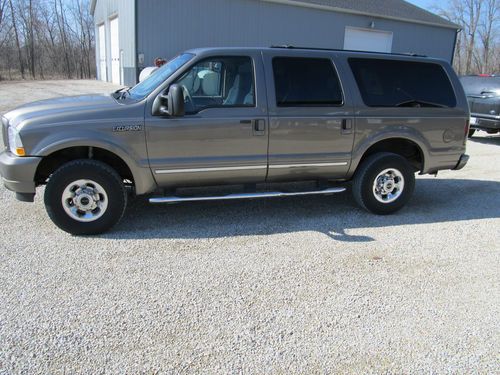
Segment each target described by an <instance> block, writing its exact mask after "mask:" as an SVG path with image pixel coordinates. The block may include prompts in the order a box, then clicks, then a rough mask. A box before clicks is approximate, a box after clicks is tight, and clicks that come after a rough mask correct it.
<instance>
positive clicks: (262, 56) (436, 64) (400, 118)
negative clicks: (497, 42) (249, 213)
mask: <svg viewBox="0 0 500 375" xmlns="http://www.w3.org/2000/svg"><path fill="white" fill-rule="evenodd" d="M469 117H470V115H469V108H468V105H467V99H466V96H465V94H464V92H463V89H462V85H461V84H460V81H459V79H458V77H457V76H456V74H455V73H454V71H453V69H452V68H451V67H450V65H449V64H448V63H447V62H444V61H441V60H436V59H430V58H425V57H419V56H411V55H396V54H379V53H365V52H354V51H337V50H319V49H307V48H293V47H274V48H208V49H196V50H191V51H188V52H185V53H182V54H180V55H179V56H177V57H175V58H174V59H173V60H171V61H170V62H168V63H167V64H166V65H164V66H163V67H162V68H161V69H159V70H157V71H156V72H155V73H154V74H152V75H151V76H150V77H148V78H147V79H146V80H145V81H143V82H141V83H139V84H138V85H136V86H134V87H132V88H127V89H123V90H120V91H117V92H115V93H112V94H110V95H88V96H79V97H65V98H59V99H52V100H44V101H40V102H36V103H31V104H28V105H25V106H22V107H19V108H17V109H15V110H13V111H11V112H9V113H7V114H5V116H4V117H2V123H3V138H4V140H5V147H6V148H5V151H4V152H3V153H2V154H0V173H1V175H2V177H3V181H4V184H5V186H6V187H7V188H8V189H10V190H12V191H14V192H16V195H17V198H18V199H19V200H22V201H29V202H32V201H33V199H34V195H35V191H36V187H37V186H41V185H46V189H45V196H44V199H45V206H46V209H47V212H48V214H49V216H50V218H51V219H52V220H53V222H54V223H55V224H56V225H57V226H58V227H59V228H61V229H63V230H65V231H67V232H69V233H72V234H77V235H79V234H98V233H102V232H104V231H106V230H108V229H110V228H111V227H112V226H113V225H115V224H116V223H117V222H118V221H119V220H120V219H121V217H122V215H123V214H124V212H125V207H126V204H127V198H128V196H129V194H130V193H132V194H136V195H144V194H151V193H156V194H153V195H152V196H151V198H150V202H151V203H174V202H185V201H199V200H216V199H221V200H223V199H246V198H255V197H280V196H289V195H304V194H325V195H326V194H333V193H338V192H341V191H344V190H345V187H343V183H347V182H352V192H353V195H354V198H355V200H356V201H357V202H358V203H359V205H360V206H361V207H363V208H365V209H367V210H368V211H371V212H373V213H375V214H382V215H383V214H390V213H393V212H395V211H397V210H399V209H400V208H402V207H403V206H404V205H405V204H406V203H407V202H408V200H409V199H410V197H411V195H412V193H413V190H414V185H415V173H417V172H418V173H420V174H436V173H437V172H438V171H439V170H443V169H455V170H457V169H461V168H463V167H464V165H465V164H466V163H467V160H468V156H467V155H465V145H466V139H467V134H468V131H469V123H468V121H469ZM296 181H316V182H318V183H317V184H316V185H315V188H314V189H310V190H307V191H304V190H290V189H289V188H288V189H282V190H285V191H279V190H278V191H274V190H273V189H272V188H270V187H271V186H276V185H274V183H280V184H279V186H283V183H286V182H296ZM214 185H239V186H244V187H245V189H244V190H243V192H239V193H232V194H228V195H217V194H215V195H211V196H207V194H206V191H204V192H202V193H200V194H197V193H195V194H192V195H186V194H179V191H182V189H179V188H183V187H204V186H205V187H206V186H214ZM292 185H293V186H296V185H297V184H292ZM299 185H301V184H299ZM262 186H265V189H263V188H262ZM189 190H195V191H196V190H197V189H189Z"/></svg>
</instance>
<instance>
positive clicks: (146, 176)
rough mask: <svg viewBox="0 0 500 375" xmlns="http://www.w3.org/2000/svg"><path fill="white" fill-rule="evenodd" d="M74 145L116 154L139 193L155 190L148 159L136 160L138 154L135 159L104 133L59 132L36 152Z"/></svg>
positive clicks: (43, 152) (41, 154)
mask: <svg viewBox="0 0 500 375" xmlns="http://www.w3.org/2000/svg"><path fill="white" fill-rule="evenodd" d="M96 135H97V134H96ZM72 147H96V148H101V149H103V150H106V151H109V152H111V153H113V154H115V155H116V156H117V157H119V158H120V159H121V160H123V162H124V163H125V164H126V165H127V166H128V168H129V169H130V171H131V172H132V176H133V178H134V184H135V190H136V194H137V195H142V194H147V193H150V192H152V191H154V190H155V188H156V181H155V180H154V177H153V175H152V173H151V169H150V168H149V163H148V162H147V160H145V165H140V164H138V163H137V162H136V160H139V159H138V156H137V157H136V158H135V159H134V155H132V156H131V155H130V152H129V151H127V150H125V149H124V147H123V146H121V145H119V144H117V143H116V142H113V141H112V140H110V139H106V138H103V135H102V133H99V134H98V137H94V136H92V137H91V136H89V135H87V136H75V135H70V136H68V134H64V133H62V134H58V137H57V139H54V137H51V139H50V141H49V140H45V142H43V143H40V144H39V145H37V147H36V149H35V150H34V154H35V155H37V156H40V157H42V158H43V157H46V156H49V155H51V154H53V153H54V152H57V151H60V150H64V149H67V148H72Z"/></svg>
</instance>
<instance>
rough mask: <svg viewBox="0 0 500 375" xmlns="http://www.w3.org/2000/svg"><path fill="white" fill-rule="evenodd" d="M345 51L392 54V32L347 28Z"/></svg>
mask: <svg viewBox="0 0 500 375" xmlns="http://www.w3.org/2000/svg"><path fill="white" fill-rule="evenodd" d="M344 49H346V50H352V51H373V52H392V32H390V31H381V30H372V29H360V28H356V27H346V28H345V38H344Z"/></svg>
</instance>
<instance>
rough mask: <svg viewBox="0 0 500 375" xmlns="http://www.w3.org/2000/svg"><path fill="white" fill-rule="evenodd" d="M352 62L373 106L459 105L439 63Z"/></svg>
mask: <svg viewBox="0 0 500 375" xmlns="http://www.w3.org/2000/svg"><path fill="white" fill-rule="evenodd" d="M349 65H350V67H351V70H352V72H353V74H354V77H355V79H356V83H357V85H358V87H359V90H360V93H361V96H362V98H363V101H364V103H365V104H366V105H367V106H369V107H455V106H456V105H457V99H456V96H455V92H454V90H453V86H452V84H451V82H450V79H449V78H448V75H447V74H446V71H445V70H444V69H443V67H442V66H440V65H439V64H434V63H421V62H412V61H401V60H384V59H367V58H350V59H349Z"/></svg>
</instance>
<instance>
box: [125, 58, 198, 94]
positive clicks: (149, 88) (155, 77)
mask: <svg viewBox="0 0 500 375" xmlns="http://www.w3.org/2000/svg"><path fill="white" fill-rule="evenodd" d="M193 57H194V55H193V54H191V53H183V54H182V55H179V56H177V57H175V58H174V59H172V60H170V61H169V62H168V63H166V64H165V65H163V66H162V67H161V68H160V69H158V70H156V71H155V72H154V73H153V74H151V75H150V76H149V77H148V78H146V79H145V80H144V81H142V82H140V83H138V84H137V85H135V86H134V87H132V88H131V89H130V90H129V91H128V94H129V95H130V97H131V98H132V99H136V100H141V99H144V98H145V97H146V96H148V95H149V94H151V93H152V92H153V91H154V90H155V89H156V88H157V87H158V86H159V85H161V84H162V83H163V82H165V80H166V79H168V78H169V77H170V76H171V75H172V74H174V73H175V72H176V71H177V70H178V69H179V68H181V67H182V66H183V65H184V64H186V63H187V62H188V61H189V60H191V59H192V58H193Z"/></svg>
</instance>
